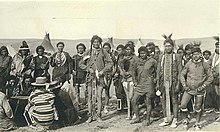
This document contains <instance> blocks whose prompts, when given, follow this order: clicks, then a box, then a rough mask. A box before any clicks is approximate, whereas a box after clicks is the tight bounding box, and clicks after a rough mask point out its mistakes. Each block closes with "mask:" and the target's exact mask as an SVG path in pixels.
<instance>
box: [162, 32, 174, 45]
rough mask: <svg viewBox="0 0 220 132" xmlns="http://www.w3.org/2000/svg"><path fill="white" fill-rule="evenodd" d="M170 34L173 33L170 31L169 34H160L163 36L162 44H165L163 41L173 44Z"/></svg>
mask: <svg viewBox="0 0 220 132" xmlns="http://www.w3.org/2000/svg"><path fill="white" fill-rule="evenodd" d="M172 35H173V33H171V34H170V35H169V36H166V35H165V34H164V35H162V36H163V37H164V38H165V41H164V43H163V44H165V43H170V44H171V45H172V46H174V43H175V41H173V40H172V39H171V37H172Z"/></svg>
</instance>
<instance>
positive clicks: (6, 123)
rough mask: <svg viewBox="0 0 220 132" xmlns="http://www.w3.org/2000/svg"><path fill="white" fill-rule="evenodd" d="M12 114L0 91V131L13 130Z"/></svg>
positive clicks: (4, 96)
mask: <svg viewBox="0 0 220 132" xmlns="http://www.w3.org/2000/svg"><path fill="white" fill-rule="evenodd" d="M11 119H13V112H12V109H11V107H10V105H9V103H8V101H7V98H6V95H5V94H4V93H3V92H1V91H0V131H6V130H11V129H13V122H12V121H11Z"/></svg>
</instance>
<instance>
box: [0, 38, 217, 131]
mask: <svg viewBox="0 0 220 132" xmlns="http://www.w3.org/2000/svg"><path fill="white" fill-rule="evenodd" d="M163 37H164V38H165V40H164V42H163V46H164V51H163V52H162V51H161V50H160V48H159V46H156V45H155V44H154V43H153V42H148V43H147V45H146V46H141V47H139V48H138V55H135V44H134V42H133V41H128V42H127V43H126V44H125V45H122V44H119V45H117V47H116V49H114V50H113V49H112V46H111V43H109V42H105V43H104V44H102V43H103V42H102V38H101V37H99V36H97V35H94V36H93V37H92V39H91V46H90V47H89V49H88V50H86V48H88V47H86V46H85V44H83V43H79V44H77V46H76V50H77V54H76V55H74V56H73V57H71V56H70V55H69V53H67V52H65V51H64V46H65V44H64V43H63V42H59V43H57V45H56V47H57V49H58V51H57V52H55V53H54V54H53V55H51V56H48V54H47V53H45V49H44V47H43V46H41V45H40V46H37V48H36V53H37V55H36V56H33V55H32V54H31V53H30V49H29V46H28V44H27V42H26V41H23V42H22V45H21V46H20V48H19V51H18V53H17V54H16V55H15V56H13V58H12V57H11V56H10V55H9V52H8V49H7V48H6V47H5V46H2V47H1V48H0V90H1V91H0V129H3V130H10V129H13V128H15V126H25V125H28V126H30V127H31V128H33V129H37V130H39V127H40V128H42V129H49V127H50V126H51V125H57V126H59V127H63V126H67V125H72V124H73V123H74V122H76V121H77V120H80V118H81V117H80V116H79V115H78V111H79V110H80V109H81V107H82V105H87V106H88V113H87V115H88V119H87V121H86V122H87V123H91V122H92V121H95V120H96V121H98V122H102V121H103V120H102V113H104V114H107V113H108V112H109V99H110V88H112V87H114V88H115V93H116V97H117V109H118V110H119V111H123V110H124V109H126V110H127V119H128V120H131V124H135V123H140V122H142V125H143V126H149V125H150V124H151V121H150V117H151V116H152V110H153V109H154V108H155V107H156V106H158V105H160V104H161V108H162V112H163V117H164V121H163V122H162V123H161V124H159V126H161V127H162V126H168V125H170V127H172V128H176V127H178V122H179V121H180V120H182V123H183V125H184V128H186V129H188V127H189V125H188V124H189V120H190V117H191V116H190V115H191V114H194V115H195V116H196V123H195V125H194V127H195V129H201V127H202V126H201V124H200V120H201V116H202V113H204V112H206V113H209V112H212V111H215V112H216V113H220V112H219V111H220V91H219V90H220V89H219V38H218V37H215V39H216V43H215V44H213V48H214V46H215V51H214V53H211V51H208V50H205V51H203V52H202V50H201V48H200V45H201V43H200V42H194V43H189V44H184V45H185V47H183V45H182V46H180V47H179V49H178V50H177V52H176V53H175V52H174V47H175V41H174V40H172V38H171V37H172V34H171V35H169V36H166V35H164V36H163ZM50 68H52V69H53V70H52V73H50V72H49V69H50ZM71 76H73V77H72V78H71ZM71 79H73V87H68V85H70V81H71ZM81 90H83V93H84V97H85V101H82V100H81V99H82V98H81V97H80V93H82V92H80V91H81ZM103 90H104V95H105V98H104V101H102V100H103V98H102V93H103ZM103 102H104V103H103ZM140 106H141V107H144V108H145V112H144V114H143V116H141V114H140ZM214 118H216V121H220V115H219V116H218V117H214Z"/></svg>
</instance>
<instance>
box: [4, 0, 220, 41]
mask: <svg viewBox="0 0 220 132" xmlns="http://www.w3.org/2000/svg"><path fill="white" fill-rule="evenodd" d="M218 7H219V3H218V0H145V1H137V0H136V1H134V0H133V1H107V2H106V1H105V2H104V0H103V1H99V2H98V1H91V0H90V1H88V0H86V1H68V2H59V1H56V2H54V1H53V2H52V1H48V2H42V1H40V2H36V1H35V2H34V1H32V2H31V1H25V2H24V1H23V2H6V1H1V2H0V17H1V22H0V30H1V31H0V38H22V39H23V38H43V37H44V35H45V32H49V33H50V36H51V38H53V39H55V38H63V39H77V38H91V37H92V35H94V34H97V35H100V36H101V37H111V36H113V37H115V38H128V39H129V38H135V39H136V38H139V37H141V38H148V39H151V38H152V39H162V37H161V35H162V34H163V33H165V34H169V33H173V38H174V39H175V38H194V37H209V36H213V35H218V33H219V8H218Z"/></svg>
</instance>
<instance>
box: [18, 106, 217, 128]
mask: <svg viewBox="0 0 220 132" xmlns="http://www.w3.org/2000/svg"><path fill="white" fill-rule="evenodd" d="M216 116H217V114H215V113H210V114H204V115H203V118H202V121H201V122H202V126H203V128H202V129H201V131H220V122H214V119H215V117H216ZM125 118H126V113H118V112H117V111H116V110H113V111H110V112H109V113H108V114H107V115H106V114H105V115H103V122H102V123H98V122H97V121H94V122H92V123H90V124H87V123H85V122H84V123H80V124H78V125H73V126H69V127H64V128H61V129H57V130H50V131H51V132H94V131H101V132H103V131H106V132H142V131H152V132H157V131H185V130H184V129H183V126H182V124H180V125H179V126H178V127H177V128H170V127H169V126H166V127H159V126H158V124H159V123H161V122H162V121H163V119H155V118H154V119H153V118H151V121H152V124H151V125H150V126H148V127H142V124H141V123H138V124H132V125H131V124H130V122H131V121H130V120H126V119H125ZM194 123H195V118H192V119H191V121H190V129H189V130H188V131H195V129H194V128H193V124H194ZM32 131H33V129H30V128H28V127H22V128H19V129H17V130H15V132H32Z"/></svg>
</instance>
